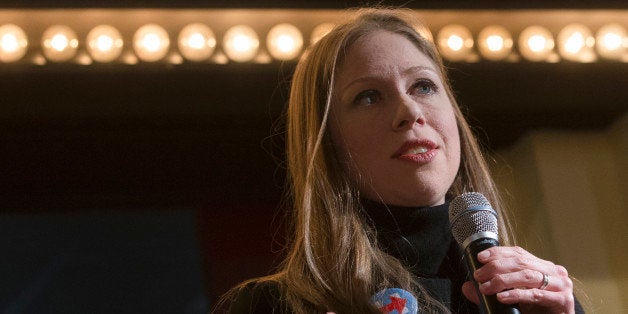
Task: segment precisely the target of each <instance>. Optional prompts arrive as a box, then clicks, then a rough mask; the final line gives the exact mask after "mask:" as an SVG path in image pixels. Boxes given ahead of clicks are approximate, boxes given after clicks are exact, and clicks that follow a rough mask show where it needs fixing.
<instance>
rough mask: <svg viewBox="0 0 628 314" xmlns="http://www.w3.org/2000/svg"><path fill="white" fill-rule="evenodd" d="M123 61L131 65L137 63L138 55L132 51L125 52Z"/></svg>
mask: <svg viewBox="0 0 628 314" xmlns="http://www.w3.org/2000/svg"><path fill="white" fill-rule="evenodd" d="M122 62H124V63H125V64H129V65H134V64H137V62H138V60H137V57H136V56H135V55H134V54H133V53H132V52H130V51H129V52H125V53H124V54H123V55H122Z"/></svg>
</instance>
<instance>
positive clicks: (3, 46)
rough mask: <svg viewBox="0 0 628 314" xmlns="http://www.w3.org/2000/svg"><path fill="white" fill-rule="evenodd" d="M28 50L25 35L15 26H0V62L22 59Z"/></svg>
mask: <svg viewBox="0 0 628 314" xmlns="http://www.w3.org/2000/svg"><path fill="white" fill-rule="evenodd" d="M27 48H28V40H27V39H26V33H24V31H23V30H22V29H21V28H20V27H19V26H17V25H13V24H6V25H2V26H0V62H14V61H17V60H20V59H22V57H24V55H25V54H26V50H27Z"/></svg>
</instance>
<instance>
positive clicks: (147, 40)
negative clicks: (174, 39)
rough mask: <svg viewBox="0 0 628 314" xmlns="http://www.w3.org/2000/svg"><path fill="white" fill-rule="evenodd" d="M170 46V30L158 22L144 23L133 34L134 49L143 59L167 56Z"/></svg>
mask: <svg viewBox="0 0 628 314" xmlns="http://www.w3.org/2000/svg"><path fill="white" fill-rule="evenodd" d="M169 48H170V37H169V36H168V32H166V30H165V29H163V27H161V26H159V25H157V24H147V25H144V26H142V27H140V28H139V29H138V30H137V31H136V32H135V35H133V50H134V51H135V53H136V54H137V56H138V58H140V60H142V61H145V62H155V61H159V60H161V59H163V58H164V57H165V56H166V54H167V53H168V49H169Z"/></svg>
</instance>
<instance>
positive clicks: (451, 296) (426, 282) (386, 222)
mask: <svg viewBox="0 0 628 314" xmlns="http://www.w3.org/2000/svg"><path fill="white" fill-rule="evenodd" d="M363 206H364V209H365V211H366V213H367V215H368V217H369V218H370V221H371V223H372V225H373V227H374V228H375V230H376V231H377V238H378V241H379V245H380V247H381V248H382V249H383V250H384V251H385V252H386V253H388V254H390V255H392V256H394V257H396V258H398V259H399V260H400V261H401V262H402V263H403V264H404V265H405V266H406V267H408V269H409V270H410V271H412V273H413V274H414V275H415V276H417V277H418V278H419V281H420V282H421V284H422V285H423V287H424V288H425V289H426V290H427V291H428V293H430V294H431V296H432V297H434V298H436V299H437V300H439V301H440V302H442V303H443V304H444V305H445V306H447V307H448V308H450V309H451V310H452V312H453V313H477V312H478V309H477V307H476V306H475V305H474V304H472V303H471V302H469V301H468V300H467V299H466V298H465V297H464V296H463V295H462V284H463V283H464V282H465V281H467V280H468V279H467V268H466V264H465V261H464V257H463V256H462V253H461V251H460V249H459V247H458V244H457V243H455V241H453V238H452V235H451V229H450V226H449V216H448V204H443V205H439V206H434V207H401V206H390V205H385V204H381V203H378V202H374V201H368V200H365V201H363Z"/></svg>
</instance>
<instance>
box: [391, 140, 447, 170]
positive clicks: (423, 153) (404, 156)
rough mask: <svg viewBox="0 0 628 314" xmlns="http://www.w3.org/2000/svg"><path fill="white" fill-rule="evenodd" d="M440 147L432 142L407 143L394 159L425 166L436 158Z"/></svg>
mask: <svg viewBox="0 0 628 314" xmlns="http://www.w3.org/2000/svg"><path fill="white" fill-rule="evenodd" d="M437 153H438V145H436V143H434V142H432V141H430V140H425V139H424V140H412V141H407V142H405V143H403V145H401V147H400V148H399V149H398V150H397V151H396V152H395V153H394V154H393V155H392V158H395V159H401V160H404V161H409V162H414V163H418V164H425V163H428V162H430V161H432V159H434V157H435V156H436V154H437Z"/></svg>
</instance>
